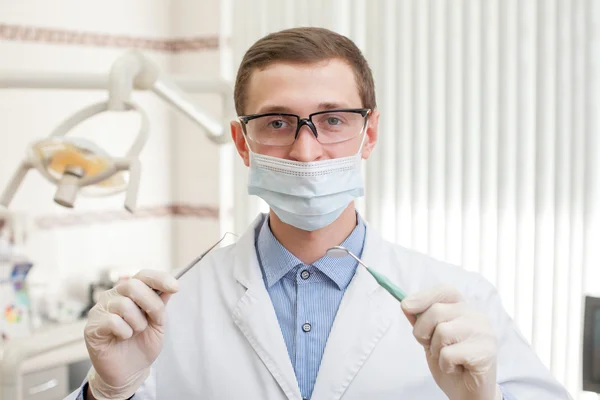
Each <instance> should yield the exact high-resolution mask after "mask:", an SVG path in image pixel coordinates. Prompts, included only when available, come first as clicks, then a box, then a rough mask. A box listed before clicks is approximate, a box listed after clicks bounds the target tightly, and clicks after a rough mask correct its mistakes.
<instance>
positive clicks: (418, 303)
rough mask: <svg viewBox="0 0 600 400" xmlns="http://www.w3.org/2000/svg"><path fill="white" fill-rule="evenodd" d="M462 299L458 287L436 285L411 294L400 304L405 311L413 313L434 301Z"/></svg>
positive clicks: (455, 301)
mask: <svg viewBox="0 0 600 400" xmlns="http://www.w3.org/2000/svg"><path fill="white" fill-rule="evenodd" d="M462 300H463V297H462V294H461V293H460V292H459V291H458V289H456V288H454V287H451V286H438V287H435V288H433V289H429V290H426V291H423V292H419V293H415V294H411V295H410V296H408V297H407V298H405V299H404V300H402V303H400V304H401V306H402V308H403V309H404V311H405V312H406V313H408V314H413V315H414V314H420V313H422V312H424V311H425V310H427V309H428V308H429V307H431V306H432V305H433V304H435V303H458V302H460V301H462Z"/></svg>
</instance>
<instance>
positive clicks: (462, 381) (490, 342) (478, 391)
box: [401, 287, 502, 400]
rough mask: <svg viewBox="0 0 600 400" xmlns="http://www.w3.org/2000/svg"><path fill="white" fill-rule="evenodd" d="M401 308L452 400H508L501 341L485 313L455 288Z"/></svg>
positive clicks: (424, 294) (420, 295)
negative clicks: (499, 369) (501, 376)
mask: <svg viewBox="0 0 600 400" xmlns="http://www.w3.org/2000/svg"><path fill="white" fill-rule="evenodd" d="M401 305H402V311H404V314H405V315H406V317H407V318H408V320H409V321H410V323H411V324H412V325H413V334H414V336H415V338H416V339H417V341H418V342H419V343H420V344H421V345H422V346H423V348H424V349H425V356H426V358H427V363H428V365H429V370H430V371H431V374H432V375H433V378H434V379H435V382H436V383H437V385H438V386H439V387H440V389H442V391H443V392H444V393H446V395H447V396H448V398H449V399H450V400H501V399H502V393H501V392H500V388H499V387H498V385H497V384H496V358H497V352H498V347H497V339H496V335H495V333H494V331H493V329H492V327H491V324H490V322H489V320H488V318H487V317H486V316H485V315H483V314H481V313H480V312H478V311H476V310H475V309H474V308H473V307H471V306H470V305H468V304H467V303H466V302H465V301H464V299H463V297H462V295H461V294H460V292H459V291H458V290H456V289H454V288H451V287H437V288H434V289H431V290H427V291H423V292H420V293H416V294H413V295H410V296H408V297H406V299H404V300H403V301H402V303H401ZM415 315H417V316H415Z"/></svg>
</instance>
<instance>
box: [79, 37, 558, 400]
mask: <svg viewBox="0 0 600 400" xmlns="http://www.w3.org/2000/svg"><path fill="white" fill-rule="evenodd" d="M235 104H236V109H237V113H238V115H239V116H240V117H239V120H238V121H234V122H232V123H231V133H232V137H233V141H234V143H235V145H236V147H237V150H238V152H239V154H240V156H241V157H242V159H243V161H244V163H245V164H246V166H248V167H249V173H250V177H249V186H248V190H249V193H250V194H253V195H257V196H260V197H261V198H263V199H264V200H265V201H266V202H267V203H268V204H269V206H270V212H269V214H268V215H259V216H258V217H257V219H256V221H255V222H254V224H253V225H252V226H251V227H250V228H249V230H248V231H247V232H246V233H245V234H244V235H243V236H242V237H241V238H240V239H239V241H238V242H237V243H236V244H235V245H232V246H229V247H227V248H224V249H220V250H216V251H214V252H213V253H211V254H209V255H208V256H207V257H205V259H204V260H202V262H200V263H199V265H197V266H195V267H194V268H193V269H192V270H191V271H190V272H189V273H188V274H187V275H185V276H184V277H183V278H182V279H181V280H180V281H179V282H178V281H176V280H175V279H173V278H172V277H171V276H170V275H169V274H167V273H162V272H157V271H142V272H140V273H139V274H137V275H136V276H135V277H134V278H133V279H130V280H128V281H126V282H124V283H121V284H119V285H118V286H117V287H115V288H114V289H112V290H110V291H108V292H106V293H105V294H104V295H103V296H102V298H101V300H100V301H99V302H98V304H97V305H96V306H95V307H94V308H93V309H92V310H91V312H90V314H89V321H88V325H87V327H86V329H85V338H86V343H87V347H88V350H89V353H90V357H91V360H92V363H93V365H94V368H93V369H92V370H91V371H90V374H89V375H88V382H87V383H86V384H85V385H84V387H83V388H82V390H81V391H79V393H73V394H72V398H88V399H91V398H97V399H105V398H107V399H108V398H110V399H126V398H130V397H131V396H133V397H134V398H135V399H155V398H158V399H219V400H221V399H242V398H245V399H315V400H317V399H319V400H321V399H323V400H331V399H345V400H358V399H427V400H434V399H446V398H449V399H451V400H497V399H503V398H504V399H518V400H526V399H545V400H549V399H567V398H569V396H568V394H567V392H566V391H565V390H564V389H563V388H562V387H561V386H560V385H559V384H558V383H557V382H556V381H555V380H554V379H553V378H552V376H551V374H550V373H549V371H548V370H547V369H546V368H545V367H544V366H543V365H542V363H541V362H540V361H539V359H538V358H537V357H536V355H535V354H534V352H533V351H532V349H531V348H530V347H529V346H528V345H527V343H526V342H525V340H524V339H523V338H522V336H521V335H520V334H519V332H518V331H517V329H516V327H515V326H514V324H513V322H512V321H511V319H510V318H509V317H508V315H507V314H506V312H505V311H504V309H503V307H502V305H501V301H500V298H499V296H498V294H497V293H496V291H495V290H494V288H493V287H492V286H491V285H490V284H489V283H488V282H486V281H485V280H484V279H483V278H481V277H480V276H478V275H476V274H473V273H469V272H466V271H464V270H463V269H461V268H458V267H455V266H451V265H447V264H444V263H441V262H438V261H434V260H432V259H431V258H428V257H426V256H424V255H421V254H417V253H415V252H412V251H409V250H407V249H404V248H401V247H399V246H396V245H393V244H392V243H389V242H386V241H384V240H383V239H382V238H381V237H380V236H379V235H378V234H377V232H375V231H374V230H373V229H372V228H370V227H369V226H367V224H366V222H365V221H364V220H363V219H362V218H361V216H360V215H358V214H357V212H356V211H355V208H354V203H353V200H354V199H355V198H356V197H358V196H361V195H362V194H363V184H362V180H361V174H360V164H361V160H362V159H367V158H369V156H370V154H371V152H372V151H373V149H374V147H375V144H376V142H377V135H378V121H379V112H378V111H377V108H376V103H375V89H374V83H373V77H372V74H371V71H370V69H369V66H368V65H367V62H366V60H365V59H364V58H363V56H362V54H361V53H360V51H359V50H358V48H357V47H356V46H355V45H354V43H352V42H351V41H350V40H349V39H347V38H345V37H343V36H341V35H338V34H336V33H333V32H331V31H328V30H325V29H318V28H298V29H290V30H286V31H282V32H278V33H274V34H271V35H268V36H266V37H265V38H263V39H261V40H259V41H258V42H257V43H255V44H254V45H253V46H252V47H251V48H250V49H249V50H248V52H247V53H246V55H245V57H244V59H243V61H242V64H241V66H240V69H239V72H238V76H237V80H236V84H235ZM340 244H341V245H342V246H344V247H346V248H347V249H349V250H350V251H352V252H353V253H355V254H356V255H357V256H358V257H361V258H362V259H363V260H364V262H365V263H366V264H367V265H370V266H372V267H374V268H376V269H377V271H378V272H380V273H382V274H384V275H386V276H387V277H388V278H389V279H390V280H391V281H393V282H394V284H396V285H398V286H399V287H401V288H402V289H403V290H404V291H406V292H407V293H408V294H409V296H408V297H407V298H406V299H405V300H404V301H403V302H402V303H401V304H399V303H398V301H397V300H396V299H394V298H393V297H392V296H391V295H390V294H389V293H388V292H386V291H385V290H384V289H383V288H382V287H380V286H379V285H378V284H377V282H376V281H375V280H374V279H373V277H372V276H371V275H369V273H368V272H367V271H365V269H363V268H362V267H360V268H358V267H357V263H356V262H355V261H353V259H352V258H351V257H345V258H331V257H328V256H326V250H327V249H328V248H330V247H332V246H336V245H340ZM153 289H157V290H159V291H161V292H162V294H161V295H160V296H159V295H158V294H156V292H154V291H153ZM175 293H176V294H175ZM169 299H170V301H169ZM168 301H169V303H168V306H167V307H165V306H164V305H165V304H166V303H167V302H168Z"/></svg>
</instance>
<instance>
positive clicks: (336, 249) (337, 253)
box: [325, 246, 350, 258]
mask: <svg viewBox="0 0 600 400" xmlns="http://www.w3.org/2000/svg"><path fill="white" fill-rule="evenodd" d="M325 254H327V255H328V256H329V257H334V258H342V257H346V256H347V255H349V254H350V252H349V251H348V249H347V248H345V247H342V246H333V247H332V248H330V249H327V252H326V253H325Z"/></svg>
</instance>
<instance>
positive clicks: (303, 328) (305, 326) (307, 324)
mask: <svg viewBox="0 0 600 400" xmlns="http://www.w3.org/2000/svg"><path fill="white" fill-rule="evenodd" d="M310 329H311V326H310V324H309V323H308V322H307V323H305V324H304V325H302V330H303V331H304V332H310Z"/></svg>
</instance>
